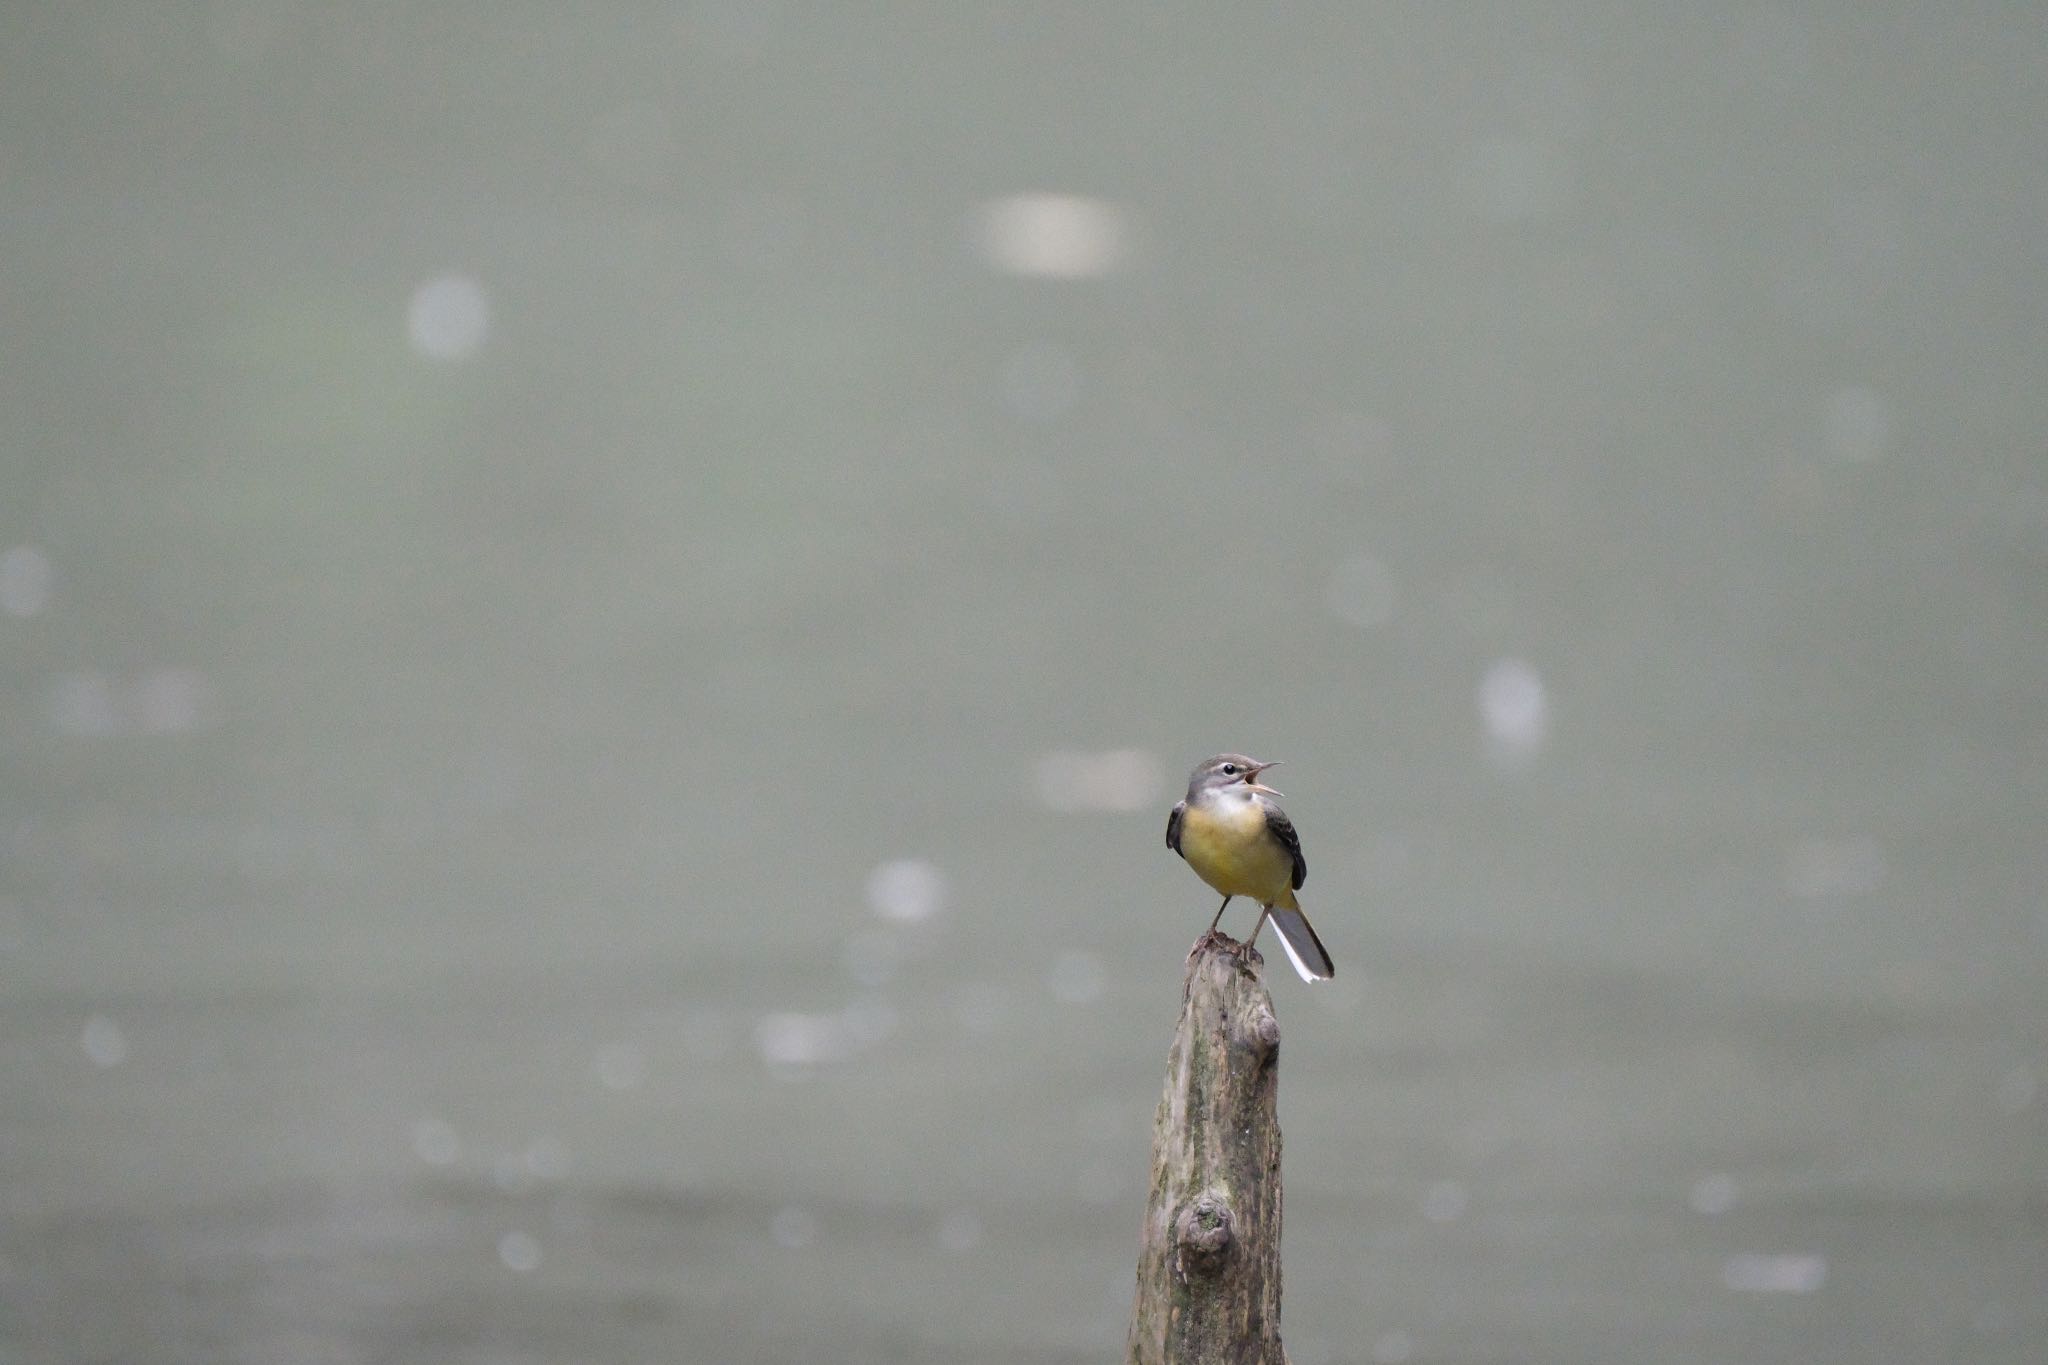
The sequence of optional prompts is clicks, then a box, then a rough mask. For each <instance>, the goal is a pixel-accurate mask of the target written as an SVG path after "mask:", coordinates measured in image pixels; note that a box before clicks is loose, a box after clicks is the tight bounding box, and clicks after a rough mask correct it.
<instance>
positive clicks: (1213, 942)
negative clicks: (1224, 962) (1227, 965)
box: [1188, 929, 1266, 966]
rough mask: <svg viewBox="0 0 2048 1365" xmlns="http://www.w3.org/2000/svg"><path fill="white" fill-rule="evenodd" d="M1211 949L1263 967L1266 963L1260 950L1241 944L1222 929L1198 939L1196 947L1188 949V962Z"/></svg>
mask: <svg viewBox="0 0 2048 1365" xmlns="http://www.w3.org/2000/svg"><path fill="white" fill-rule="evenodd" d="M1211 948H1213V949H1215V950H1217V951H1219V952H1225V953H1229V954H1230V955H1231V956H1232V957H1235V958H1238V959H1239V960H1243V959H1245V958H1250V959H1251V960H1252V961H1254V962H1257V963H1259V964H1260V965H1261V966H1263V965H1264V964H1265V961H1266V959H1265V958H1263V957H1260V956H1259V950H1258V949H1256V948H1254V947H1252V945H1251V944H1249V943H1240V942H1238V941H1237V940H1236V939H1234V938H1232V937H1231V936H1230V935H1228V934H1226V933H1224V932H1223V931H1222V930H1221V929H1211V930H1210V931H1209V932H1208V933H1206V934H1203V935H1202V936H1201V937H1200V938H1198V939H1196V940H1195V946H1194V947H1192V948H1190V949H1188V961H1189V962H1193V961H1194V960H1195V958H1196V957H1197V956H1199V955H1200V954H1201V953H1202V952H1204V951H1205V950H1207V949H1211Z"/></svg>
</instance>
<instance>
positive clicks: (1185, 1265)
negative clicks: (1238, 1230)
mask: <svg viewBox="0 0 2048 1365" xmlns="http://www.w3.org/2000/svg"><path fill="white" fill-rule="evenodd" d="M1173 1237H1174V1241H1176V1242H1177V1243H1179V1245H1180V1264H1181V1271H1182V1273H1183V1274H1185V1273H1186V1272H1188V1271H1191V1270H1194V1271H1200V1272H1202V1273H1204V1274H1208V1273H1212V1272H1214V1271H1215V1270H1216V1269H1217V1268H1218V1267H1219V1266H1221V1265H1222V1264H1223V1259H1224V1257H1225V1256H1227V1255H1229V1253H1230V1244H1231V1242H1232V1241H1233V1240H1234V1237H1235V1234H1234V1233H1233V1232H1232V1230H1231V1218H1230V1201H1229V1200H1227V1199H1225V1198H1223V1197H1222V1196H1221V1195H1218V1194H1214V1193H1208V1194H1199V1195H1196V1196H1195V1197H1194V1198H1193V1199H1191V1200H1189V1201H1188V1203H1187V1204H1186V1205H1185V1206H1183V1207H1182V1209H1181V1211H1180V1216H1179V1217H1177V1218H1175V1219H1174V1220H1173Z"/></svg>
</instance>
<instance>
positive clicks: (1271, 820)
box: [1266, 805, 1308, 891]
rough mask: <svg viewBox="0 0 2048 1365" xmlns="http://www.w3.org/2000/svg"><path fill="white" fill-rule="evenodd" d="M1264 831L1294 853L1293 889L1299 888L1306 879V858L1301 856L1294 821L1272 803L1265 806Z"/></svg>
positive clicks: (1299, 842) (1299, 839)
mask: <svg viewBox="0 0 2048 1365" xmlns="http://www.w3.org/2000/svg"><path fill="white" fill-rule="evenodd" d="M1266 833H1268V834H1270V835H1272V836H1273V837H1274V838H1275V839H1278V840H1279V841H1280V843H1281V845H1282V846H1283V847H1284V848H1286V850H1287V851H1288V852H1289V853H1291V854H1293V855H1294V889H1295V890H1296V891H1299V890H1301V884H1302V883H1303V882H1305V881H1307V880H1308V860H1307V859H1306V858H1303V857H1302V856H1301V836H1300V835H1299V834H1296V833H1295V832H1294V822H1293V821H1292V820H1290V819H1288V818H1287V812H1286V811H1284V810H1281V809H1280V808H1279V807H1278V806H1274V805H1268V806H1267V807H1266Z"/></svg>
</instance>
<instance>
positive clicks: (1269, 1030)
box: [1251, 1005, 1280, 1052]
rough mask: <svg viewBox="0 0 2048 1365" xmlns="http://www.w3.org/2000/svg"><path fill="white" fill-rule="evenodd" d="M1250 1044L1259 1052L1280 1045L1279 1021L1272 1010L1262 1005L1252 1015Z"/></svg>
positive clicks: (1268, 1050)
mask: <svg viewBox="0 0 2048 1365" xmlns="http://www.w3.org/2000/svg"><path fill="white" fill-rule="evenodd" d="M1251 1022H1252V1028H1251V1034H1252V1046H1253V1047H1255V1048H1257V1049H1258V1050H1259V1051H1261V1052H1271V1051H1272V1050H1273V1049H1274V1048H1276V1047H1278V1046H1280V1021H1279V1020H1278V1019H1275V1018H1274V1017H1273V1011H1271V1010H1270V1009H1267V1008H1266V1007H1265V1006H1264V1005H1261V1006H1259V1008H1258V1011H1257V1012H1256V1013H1254V1014H1253V1015H1252V1021H1251Z"/></svg>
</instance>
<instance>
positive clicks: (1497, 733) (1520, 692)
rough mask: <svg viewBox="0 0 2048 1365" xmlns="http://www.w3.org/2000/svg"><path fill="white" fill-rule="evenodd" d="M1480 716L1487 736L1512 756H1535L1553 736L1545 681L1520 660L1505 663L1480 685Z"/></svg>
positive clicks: (1499, 663)
mask: <svg viewBox="0 0 2048 1365" xmlns="http://www.w3.org/2000/svg"><path fill="white" fill-rule="evenodd" d="M1479 715H1480V718H1481V720H1483V721H1484V722H1485V724H1486V733H1487V736H1488V737H1489V738H1490V739H1492V740H1493V742H1494V743H1495V744H1497V745H1499V746H1500V747H1501V748H1502V749H1503V750H1505V751H1506V752H1508V753H1510V754H1515V755H1521V754H1529V753H1533V752H1535V751H1536V750H1537V749H1539V748H1541V747H1542V746H1543V741H1544V740H1545V739H1546V738H1548V736H1549V734H1550V699H1549V696H1548V695H1547V693H1546V692H1545V690H1544V687H1543V677H1542V675H1541V674H1539V673H1538V672H1537V671H1536V669H1535V668H1534V667H1533V666H1532V665H1530V664H1529V663H1527V662H1525V661H1524V660H1521V659H1502V660H1500V661H1499V662H1497V663H1495V664H1494V665H1493V666H1492V667H1491V668H1489V669H1487V670H1486V676H1485V677H1484V678H1482V679H1480V682H1479Z"/></svg>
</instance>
